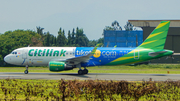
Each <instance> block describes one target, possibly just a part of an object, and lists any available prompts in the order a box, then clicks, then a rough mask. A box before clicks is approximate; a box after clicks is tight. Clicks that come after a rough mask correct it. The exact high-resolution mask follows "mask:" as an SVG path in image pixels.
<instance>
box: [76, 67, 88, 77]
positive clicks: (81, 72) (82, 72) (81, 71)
mask: <svg viewBox="0 0 180 101" xmlns="http://www.w3.org/2000/svg"><path fill="white" fill-rule="evenodd" d="M78 74H79V75H83V74H88V69H86V67H84V69H83V70H82V69H81V68H80V69H79V71H78Z"/></svg>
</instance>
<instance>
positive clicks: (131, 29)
mask: <svg viewBox="0 0 180 101" xmlns="http://www.w3.org/2000/svg"><path fill="white" fill-rule="evenodd" d="M133 27H134V25H132V24H131V23H130V22H127V23H126V25H125V26H124V28H125V30H126V31H133Z"/></svg>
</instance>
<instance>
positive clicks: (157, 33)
mask: <svg viewBox="0 0 180 101" xmlns="http://www.w3.org/2000/svg"><path fill="white" fill-rule="evenodd" d="M169 25H170V21H162V22H161V23H160V24H159V25H158V26H157V27H156V28H155V29H154V30H153V32H152V33H151V34H150V35H149V36H148V37H147V39H146V40H145V41H144V42H143V43H142V44H141V45H140V46H138V47H136V48H119V47H99V44H98V45H96V46H95V47H94V48H93V47H23V48H18V49H15V50H13V51H12V52H11V53H10V54H8V55H7V56H5V57H4V61H5V62H7V63H10V64H14V65H21V66H26V70H25V71H24V73H25V74H28V66H47V65H48V66H49V70H50V71H55V72H58V71H63V70H71V69H73V68H79V71H78V74H79V75H82V74H88V70H87V69H86V67H91V66H114V65H128V64H134V63H138V62H143V61H147V60H152V59H156V58H160V57H163V56H168V55H172V54H173V53H174V52H173V51H171V50H166V49H164V45H165V41H166V37H167V33H168V29H169ZM81 67H84V69H83V70H82V69H81Z"/></svg>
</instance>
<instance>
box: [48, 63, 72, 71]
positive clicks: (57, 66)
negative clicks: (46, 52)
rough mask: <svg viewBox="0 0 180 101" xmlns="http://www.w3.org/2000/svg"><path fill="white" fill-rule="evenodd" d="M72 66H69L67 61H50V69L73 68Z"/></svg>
mask: <svg viewBox="0 0 180 101" xmlns="http://www.w3.org/2000/svg"><path fill="white" fill-rule="evenodd" d="M71 69H73V67H72V66H67V65H66V64H65V62H58V61H50V62H49V70H50V71H63V70H71Z"/></svg>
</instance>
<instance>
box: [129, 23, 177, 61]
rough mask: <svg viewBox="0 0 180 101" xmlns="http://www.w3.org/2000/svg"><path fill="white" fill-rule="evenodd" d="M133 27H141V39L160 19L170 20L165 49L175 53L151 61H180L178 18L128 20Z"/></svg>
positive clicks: (147, 34)
mask: <svg viewBox="0 0 180 101" xmlns="http://www.w3.org/2000/svg"><path fill="white" fill-rule="evenodd" d="M128 21H129V22H130V23H131V24H132V25H134V26H135V27H141V28H142V29H143V41H144V40H145V39H146V38H147V37H148V36H149V34H150V33H151V32H152V31H153V30H154V28H155V27H156V26H157V25H158V24H159V23H160V22H161V21H171V23H170V27H169V31H168V36H167V39H166V43H165V47H164V48H165V49H169V50H173V51H174V53H175V54H176V55H173V56H172V57H163V58H160V59H155V60H152V61H151V63H180V55H178V54H179V53H180V20H128Z"/></svg>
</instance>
